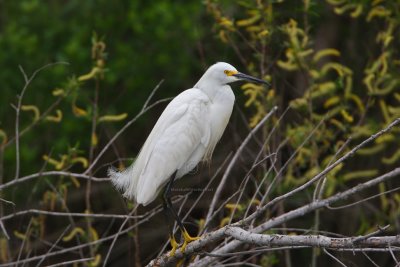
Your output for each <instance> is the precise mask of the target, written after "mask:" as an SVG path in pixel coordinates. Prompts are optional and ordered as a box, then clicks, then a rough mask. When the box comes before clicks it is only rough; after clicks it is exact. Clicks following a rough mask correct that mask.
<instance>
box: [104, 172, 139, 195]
mask: <svg viewBox="0 0 400 267" xmlns="http://www.w3.org/2000/svg"><path fill="white" fill-rule="evenodd" d="M133 167H134V164H132V165H131V166H130V167H128V168H126V169H125V170H123V171H118V170H117V169H115V168H113V167H111V168H109V169H108V176H109V177H110V178H111V182H112V183H113V185H114V186H115V187H116V188H117V189H119V190H121V191H123V192H125V194H124V196H125V197H127V198H129V199H133V198H134V196H133V195H132V194H133V192H134V191H133V190H128V189H129V187H131V183H132V182H133V179H132V178H133V177H134V175H133V172H134V168H133Z"/></svg>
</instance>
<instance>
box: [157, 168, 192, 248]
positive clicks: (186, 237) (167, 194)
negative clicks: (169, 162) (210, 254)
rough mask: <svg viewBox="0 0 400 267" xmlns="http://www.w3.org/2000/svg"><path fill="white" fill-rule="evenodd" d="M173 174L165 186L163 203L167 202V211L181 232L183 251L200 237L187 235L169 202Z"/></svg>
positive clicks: (173, 178)
mask: <svg viewBox="0 0 400 267" xmlns="http://www.w3.org/2000/svg"><path fill="white" fill-rule="evenodd" d="M175 174H176V173H174V174H173V175H172V176H171V179H170V181H169V182H168V184H167V187H166V189H165V191H164V198H165V201H166V202H167V207H168V209H169V210H170V211H171V213H172V215H173V216H174V217H175V220H176V222H177V223H178V227H179V229H180V230H181V232H182V236H183V240H184V241H183V245H182V247H181V251H185V249H186V246H187V244H189V243H190V242H192V241H195V240H197V239H199V238H200V237H191V236H190V235H189V233H188V231H187V230H186V228H185V226H184V225H183V223H182V221H181V219H180V218H179V215H178V213H177V212H176V211H175V209H174V206H173V205H172V202H171V187H172V184H173V183H174V180H175Z"/></svg>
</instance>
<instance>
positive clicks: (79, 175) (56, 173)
mask: <svg viewBox="0 0 400 267" xmlns="http://www.w3.org/2000/svg"><path fill="white" fill-rule="evenodd" d="M43 176H73V177H75V178H82V179H92V180H93V181H96V182H107V181H110V178H97V177H91V176H90V175H87V174H82V173H73V172H67V171H47V172H38V173H34V174H30V175H27V176H24V177H20V178H19V179H18V180H12V181H10V182H8V183H5V184H2V185H0V191H1V190H3V189H6V188H8V187H10V186H14V185H17V184H20V183H23V182H26V181H28V180H31V179H34V178H38V177H43Z"/></svg>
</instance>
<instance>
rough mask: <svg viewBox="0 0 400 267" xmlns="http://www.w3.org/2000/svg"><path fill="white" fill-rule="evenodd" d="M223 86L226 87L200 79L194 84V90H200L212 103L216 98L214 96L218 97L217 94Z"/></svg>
mask: <svg viewBox="0 0 400 267" xmlns="http://www.w3.org/2000/svg"><path fill="white" fill-rule="evenodd" d="M224 86H226V85H217V84H215V83H212V82H209V81H207V80H203V79H200V80H199V81H198V82H197V83H196V85H195V86H194V88H197V89H200V90H201V91H203V92H204V93H205V94H206V95H207V96H208V97H209V98H210V100H211V101H214V99H215V98H216V96H217V95H218V93H219V91H220V89H221V88H220V87H224Z"/></svg>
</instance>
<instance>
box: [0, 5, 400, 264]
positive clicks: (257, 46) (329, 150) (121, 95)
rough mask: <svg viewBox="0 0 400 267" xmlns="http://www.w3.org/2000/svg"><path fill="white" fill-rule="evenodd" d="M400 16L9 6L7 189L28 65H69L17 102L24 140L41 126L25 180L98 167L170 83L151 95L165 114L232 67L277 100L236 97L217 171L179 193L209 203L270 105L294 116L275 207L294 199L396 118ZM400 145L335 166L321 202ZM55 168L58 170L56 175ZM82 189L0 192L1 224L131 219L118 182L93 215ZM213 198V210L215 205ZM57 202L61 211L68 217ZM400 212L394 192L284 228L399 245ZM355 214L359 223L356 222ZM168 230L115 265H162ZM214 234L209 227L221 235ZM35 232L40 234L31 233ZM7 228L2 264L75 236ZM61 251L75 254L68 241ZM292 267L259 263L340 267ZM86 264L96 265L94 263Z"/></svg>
mask: <svg viewBox="0 0 400 267" xmlns="http://www.w3.org/2000/svg"><path fill="white" fill-rule="evenodd" d="M399 12H400V4H399V3H398V2H397V1H380V0H374V1H372V0H371V1H346V0H327V1H317V0H315V1H313V0H304V1H295V4H294V2H293V1H267V0H265V1H262V0H258V1H251V0H244V1H222V0H221V1H215V0H207V1H204V2H201V1H194V0H192V1H167V0H160V1H118V2H112V1H46V2H43V1H39V0H21V1H0V51H2V52H1V53H0V66H1V72H0V80H1V81H2V90H1V99H0V101H1V102H0V103H1V105H0V114H1V115H0V140H1V141H2V142H3V143H2V149H1V150H0V165H1V168H0V178H1V179H0V182H1V183H5V182H9V181H11V180H12V179H13V177H14V175H15V168H16V160H15V158H16V151H15V146H14V142H13V137H14V136H15V131H14V124H15V115H14V113H15V111H14V109H13V107H12V106H11V105H10V104H14V105H15V104H16V103H17V98H16V96H17V95H18V94H20V92H21V89H22V88H23V86H24V79H23V76H22V75H21V71H20V70H19V68H18V66H19V65H20V66H22V67H23V69H24V70H25V71H26V72H27V73H28V74H30V73H32V72H33V71H35V70H36V69H38V68H39V67H41V66H43V65H45V64H47V63H50V62H58V61H65V62H68V63H69V64H68V65H57V66H53V67H51V68H48V69H46V70H44V71H42V72H41V73H40V74H39V75H38V76H37V77H36V78H35V79H34V80H33V82H32V83H31V84H30V85H29V88H28V89H27V93H26V94H25V96H24V98H23V105H24V106H26V110H25V111H24V110H22V111H21V118H20V124H21V128H24V127H27V126H29V125H31V124H32V123H35V126H34V127H33V128H32V129H30V130H29V131H28V132H27V133H26V134H24V135H23V136H22V137H21V147H20V153H21V154H20V158H21V174H20V176H21V177H22V176H25V175H29V174H31V173H35V172H39V171H40V170H43V169H46V170H53V169H57V168H59V169H67V170H69V171H74V172H82V171H84V170H85V164H86V163H90V162H91V160H93V155H96V153H98V152H99V150H101V148H102V147H103V146H104V144H105V143H107V141H108V140H109V139H110V138H111V137H112V136H113V135H114V134H115V133H116V132H117V131H118V130H119V129H120V128H121V127H122V126H123V125H124V122H126V121H127V120H128V119H129V118H132V117H133V116H135V114H137V113H138V112H139V111H140V109H141V107H142V105H143V103H144V102H145V100H146V98H147V96H148V95H149V94H150V92H151V90H152V89H153V88H154V87H155V86H156V85H157V84H158V83H159V82H160V81H161V80H164V82H163V83H162V85H161V87H160V90H159V91H158V92H157V94H156V98H157V99H161V98H163V97H170V96H174V95H176V94H178V93H179V92H181V91H182V90H183V89H185V88H190V87H191V86H192V85H193V84H194V83H195V82H196V81H197V79H198V78H199V77H200V76H201V74H202V72H203V71H204V70H205V69H206V68H207V66H209V65H211V64H213V63H214V62H216V61H227V62H230V63H232V64H233V65H235V66H237V68H238V69H240V70H242V71H243V72H247V73H249V74H252V75H255V76H259V77H263V78H265V79H268V80H270V81H271V82H272V88H271V89H267V88H263V87H259V86H255V85H252V84H244V85H233V87H234V88H235V92H236V96H237V100H238V101H237V105H236V108H235V112H234V115H233V118H232V121H231V124H230V126H229V127H228V129H227V131H226V133H225V135H224V138H223V140H222V141H221V144H220V145H219V146H218V147H217V150H216V151H217V153H216V155H214V160H213V164H212V165H211V166H210V167H209V168H207V167H204V166H203V167H202V168H200V169H199V170H198V171H197V172H196V175H192V176H193V177H190V178H189V179H184V180H182V181H180V182H179V184H178V185H177V187H192V188H194V187H195V188H201V187H202V186H203V185H204V184H205V183H206V182H207V178H208V177H209V174H210V173H213V171H214V170H215V169H216V167H218V166H219V164H221V163H222V161H223V160H224V159H225V157H226V156H227V154H228V153H229V152H230V151H233V150H235V148H237V147H238V146H239V144H240V143H241V140H242V139H243V138H244V136H245V135H246V133H247V132H248V129H249V128H251V127H254V126H255V124H256V123H257V122H258V121H259V120H260V119H261V118H262V117H263V116H264V115H265V114H266V112H268V111H269V109H270V108H271V107H272V106H273V105H278V106H279V110H280V112H279V115H281V114H283V113H284V111H285V110H286V108H287V107H290V109H289V110H288V111H287V113H285V114H286V115H285V117H284V118H283V119H282V120H280V121H279V132H275V133H274V135H273V138H272V139H271V141H270V142H269V143H268V146H267V147H266V149H265V150H266V152H265V153H269V152H271V151H275V150H276V149H277V148H278V147H280V146H281V145H283V144H284V146H283V147H284V148H283V149H282V152H281V153H279V161H278V162H277V165H278V170H276V173H278V172H279V168H283V170H284V171H283V174H282V178H281V182H280V183H279V184H278V185H277V187H276V188H275V191H274V193H273V194H279V193H280V192H285V191H286V190H287V189H288V188H292V187H295V186H298V185H299V184H300V183H302V182H304V181H305V180H307V179H309V178H311V177H312V176H313V175H315V174H316V173H318V171H321V170H322V169H323V168H324V167H325V166H327V165H328V164H329V162H330V161H331V160H332V158H333V155H335V153H337V151H338V149H339V148H340V147H341V145H343V144H344V143H345V142H346V140H348V138H349V137H350V136H351V137H352V140H351V141H350V143H349V144H348V145H347V146H346V148H345V149H349V148H351V147H352V145H354V144H357V143H359V142H360V141H361V140H363V139H364V138H365V137H367V136H369V135H371V134H373V133H374V132H375V131H377V130H379V129H381V128H383V127H384V126H385V125H387V124H388V123H390V122H391V121H392V120H393V119H394V118H396V117H398V116H399V114H400V108H399V107H398V106H399V105H398V104H399V102H400V93H399V90H398V88H399V83H400V74H399V73H400V72H399V64H400V58H399V50H398V47H399V41H398V38H396V36H398V34H399V23H400V17H399V16H400V14H399ZM98 43H102V44H105V50H104V51H103V50H102V51H101V52H102V53H100V54H98V55H95V57H94V58H93V57H92V54H93V52H92V49H93V47H96V44H98ZM94 49H96V48H94ZM103 52H104V53H103ZM99 60H100V61H99ZM95 67H100V68H101V71H100V72H99V73H97V74H96V75H92V76H90V75H89V76H85V75H86V74H88V73H90V72H91V70H93V69H94V68H95ZM85 77H86V78H85ZM87 77H88V78H87ZM60 89H61V90H62V91H60ZM57 90H59V91H57ZM57 92H63V93H61V94H57ZM96 92H97V93H98V100H97V101H96V100H95V99H96ZM58 99H59V100H58ZM53 103H57V106H56V107H54V108H53V109H51V111H50V113H49V114H47V115H46V116H44V117H43V118H41V119H40V120H37V121H35V112H39V115H40V114H43V112H45V110H47V108H48V107H50V106H51V105H52V104H53ZM164 106H165V103H164V104H162V105H159V106H157V107H156V108H155V109H152V110H151V111H150V112H148V113H146V114H145V115H144V116H142V117H141V118H140V119H139V120H138V121H137V122H136V123H135V124H134V126H133V127H130V128H129V130H128V131H127V132H126V133H125V134H124V135H123V136H122V137H120V138H119V139H118V140H117V142H116V143H115V145H114V146H113V148H112V149H110V150H109V151H108V153H107V154H106V155H105V156H104V157H102V158H101V162H99V163H98V164H97V165H96V168H95V172H94V173H93V174H94V175H95V176H96V177H105V176H106V169H107V166H108V165H109V164H110V163H112V164H114V165H115V166H124V165H127V164H128V163H129V160H128V161H124V160H121V161H118V160H117V159H118V158H130V159H132V157H134V156H135V154H136V153H137V152H138V151H139V149H140V147H141V144H142V143H143V142H144V140H145V137H146V136H147V135H148V133H149V132H150V130H151V128H152V126H153V125H154V123H155V121H156V119H157V117H158V116H159V114H160V112H161V111H162V109H163V107H164ZM96 107H97V108H98V110H96ZM56 110H59V111H60V112H61V113H62V119H60V120H59V121H57V119H54V118H53V119H52V118H51V117H50V118H49V117H48V116H56V117H57V116H58V115H57V114H58V113H57V112H58V111H56ZM124 113H126V114H127V115H126V117H127V118H124V117H125V116H124V115H123V114H124ZM115 114H120V115H121V116H122V117H118V116H117V117H113V118H111V119H110V117H109V118H108V119H107V117H103V118H105V122H103V123H100V122H99V121H98V120H99V118H101V117H102V116H105V115H115ZM244 118H247V119H244ZM278 118H279V116H278V115H277V116H276V118H274V123H270V124H269V125H267V126H265V129H264V131H263V133H262V134H261V135H260V137H259V138H260V139H262V138H266V137H267V136H268V134H269V132H270V130H271V128H272V127H273V126H274V125H276V124H277V123H278ZM93 120H95V121H96V125H97V127H96V128H95V130H94V133H95V136H93V134H92V133H93V127H92V126H93V124H92V121H93ZM321 120H323V122H322V123H321V125H320V126H319V127H318V128H317V130H316V131H315V133H314V135H313V137H312V138H311V140H310V141H309V142H307V143H306V145H304V146H303V147H301V149H300V151H299V152H298V154H297V155H296V157H295V158H294V159H293V160H290V161H288V159H289V158H290V155H292V154H293V153H294V152H295V151H296V149H297V147H299V146H300V144H301V143H302V142H303V141H304V140H305V137H306V136H307V134H309V133H310V132H311V131H312V130H313V128H314V127H315V126H316V125H318V123H320V121H321ZM397 134H398V130H396V131H395V132H394V133H393V134H389V135H385V136H384V137H383V138H380V139H378V140H377V141H376V143H375V144H374V145H373V146H371V147H368V148H367V149H364V150H362V151H360V153H358V155H357V157H355V159H354V160H352V161H350V162H348V163H346V164H343V165H340V166H338V167H337V168H336V169H335V170H334V172H333V173H331V175H330V176H328V179H327V183H326V185H325V186H324V187H323V190H321V195H323V196H328V195H331V194H333V193H334V192H336V191H337V190H339V189H343V188H347V187H348V186H351V185H353V184H356V183H358V182H360V181H363V179H364V180H365V179H368V178H371V177H374V176H376V175H378V174H380V173H383V172H385V171H387V170H390V169H392V168H393V167H395V166H398V163H399V158H400V152H399V151H400V150H399V149H398V148H399V139H398V137H396V135H397ZM91 153H92V154H93V155H92V156H91ZM253 154H254V153H252V151H251V150H250V151H249V152H248V153H247V154H245V155H244V156H243V157H242V159H241V163H240V164H239V165H240V166H237V167H236V169H235V173H234V174H232V177H231V178H230V179H231V181H232V183H230V184H229V186H228V187H227V188H226V190H225V191H226V192H224V194H226V196H229V195H230V193H231V192H232V191H233V190H234V189H235V188H237V187H238V186H239V185H240V181H241V177H242V175H243V173H244V172H245V170H246V168H248V167H249V166H247V167H246V163H247V165H248V163H249V162H252V160H253V158H254V155H253ZM44 155H46V156H47V158H44V157H43V156H44ZM63 155H64V158H65V159H66V160H65V162H63V161H62V159H63ZM49 159H52V160H53V161H51V160H49ZM286 162H288V164H286ZM57 163H60V164H61V163H62V164H61V165H59V166H57ZM266 164H267V163H266ZM263 171H265V169H263V168H260V169H259V170H257V172H256V173H254V177H253V178H252V179H254V180H255V181H261V179H262V177H263V175H264V174H265V173H264V172H263ZM276 173H275V174H276ZM270 175H274V174H270ZM267 183H268V181H267ZM88 186H89V185H88V184H86V183H85V182H83V181H81V182H76V180H74V179H69V178H68V177H58V178H54V177H52V178H49V177H41V178H40V179H36V180H34V181H32V182H28V183H24V184H20V185H18V186H15V187H11V188H8V189H7V190H3V191H2V192H1V198H4V199H7V200H10V201H12V202H14V203H15V204H16V206H15V207H14V206H10V205H7V204H5V203H3V202H0V205H1V206H0V207H1V210H0V212H1V214H0V216H3V215H5V214H10V213H12V212H13V211H15V210H24V209H28V208H37V209H44V210H59V211H64V210H65V209H66V206H67V207H68V208H69V211H71V212H85V211H88V212H93V213H113V214H116V213H119V214H126V213H128V212H129V211H128V209H129V208H130V206H129V205H128V206H126V205H125V204H124V202H123V201H122V199H121V198H120V196H119V194H118V193H117V192H116V191H115V190H114V189H113V188H112V187H111V185H110V184H109V183H95V184H93V186H91V185H90V186H89V188H90V199H89V202H90V205H89V204H88V200H87V199H86V200H85V194H86V195H87V188H88ZM394 186H395V184H382V185H381V186H380V188H379V190H380V192H383V191H385V190H386V189H387V188H392V187H394ZM55 192H58V194H56V193H55ZM60 192H61V193H60ZM67 192H68V193H67ZM251 193H252V192H251V190H249V192H248V194H247V195H248V198H247V199H246V198H245V199H243V200H242V201H243V204H244V205H248V204H249V203H246V201H248V200H249V199H250V198H251ZM375 193H376V192H375ZM194 194H196V193H194ZM207 194H209V195H208V196H212V192H210V193H207ZM312 194H313V192H309V194H308V195H303V196H301V197H299V198H298V199H294V200H293V203H285V205H284V206H282V207H280V209H281V210H280V209H277V210H275V211H271V214H268V215H266V216H274V214H277V213H279V212H282V209H289V208H290V207H293V206H297V205H298V203H306V201H308V200H309V199H310V198H312ZM60 197H63V198H64V199H65V201H66V204H65V203H64V204H62V201H61V200H60ZM156 204H159V203H156ZM156 204H154V205H156ZM88 205H89V206H88ZM187 205H190V201H189V203H188V204H187ZM207 205H208V203H207V197H206V198H205V199H204V200H203V201H202V203H200V204H198V205H197V206H196V209H195V210H194V212H192V214H191V218H190V219H189V220H188V221H190V222H192V224H193V229H192V230H193V231H195V230H196V229H197V226H198V222H199V220H201V218H203V217H204V216H205V212H206V208H207ZM399 205H400V197H399V195H398V194H397V193H393V194H388V195H384V196H382V197H380V198H378V199H377V200H376V201H375V202H373V203H372V204H370V205H365V206H360V207H361V208H360V207H358V208H353V209H346V210H341V211H334V212H331V213H328V214H324V216H322V215H321V218H320V216H319V214H316V215H315V216H310V217H307V218H304V220H302V221H296V222H294V223H293V225H289V226H291V227H300V228H306V229H311V230H318V229H319V230H325V231H333V232H337V233H340V234H344V235H351V234H355V233H356V234H361V233H365V232H368V231H370V230H371V229H373V228H374V227H375V226H376V225H384V224H387V223H390V224H391V225H392V226H394V228H393V231H395V232H398V227H399V225H398V216H399ZM145 211H146V208H140V209H139V211H138V212H139V213H143V212H145ZM349 214H351V216H356V217H357V218H358V220H354V221H351V222H349V221H348V217H349V216H350V215H349ZM224 215H226V214H221V215H220V217H219V218H218V220H219V221H222V220H223V218H224ZM238 216H239V215H238ZM162 222H163V220H162V216H157V217H156V218H154V219H153V220H152V222H148V223H146V224H144V225H143V226H141V227H139V232H140V233H139V234H138V233H133V234H132V235H133V236H136V237H137V238H123V239H121V240H119V242H117V245H116V247H115V249H114V250H113V253H112V254H111V258H110V260H109V264H110V265H112V264H114V265H116V266H118V265H119V264H121V262H127V261H129V262H131V263H132V262H135V263H136V264H139V263H142V264H144V263H147V262H148V260H149V259H151V258H153V257H154V256H155V255H157V253H158V251H155V250H154V244H159V245H157V246H159V247H160V248H161V245H162V244H163V242H165V241H166V233H167V232H166V227H165V225H164V224H163V223H162ZM218 223H219V222H215V226H217V225H218ZM30 224H33V225H34V226H35V227H36V228H35V227H32V229H36V230H32V231H30V232H29V231H28V233H26V232H25V231H27V229H28V228H29V227H28V225H30ZM76 224H77V225H78V226H79V227H81V229H83V234H82V237H80V238H81V239H82V240H85V238H86V240H87V239H89V240H90V239H93V238H95V236H96V235H98V236H102V235H105V234H107V233H108V232H110V231H116V230H118V228H119V224H118V223H117V222H115V221H110V220H108V221H107V220H94V221H90V222H88V220H85V219H82V220H77V221H76ZM5 225H6V227H7V229H11V230H10V233H11V239H10V240H7V239H6V238H5V236H2V237H0V238H1V242H2V243H1V244H2V246H1V249H0V250H1V251H2V253H1V259H0V261H1V262H7V261H10V260H12V259H14V260H15V258H16V255H18V252H19V248H20V246H21V242H23V240H25V241H26V240H30V241H31V244H29V246H28V245H27V246H26V249H25V251H24V253H28V252H29V251H34V253H38V254H39V253H40V252H43V251H46V245H45V244H43V242H41V240H42V241H43V240H50V241H54V240H55V238H56V237H57V236H58V235H59V234H60V233H61V232H62V230H63V229H64V228H63V227H64V225H65V221H63V219H59V218H52V217H50V216H48V217H46V216H37V217H35V216H31V215H27V216H20V217H17V218H14V219H12V220H9V221H7V222H5ZM289 226H288V227H289ZM90 229H92V230H90ZM93 229H94V230H93ZM21 234H22V236H21ZM18 236H19V237H18ZM77 242H79V240H78V241H77ZM81 242H83V241H81ZM66 245H71V244H68V242H67V243H66ZM93 250H94V251H95V252H93V251H91V253H92V254H93V255H102V257H103V259H104V256H105V253H106V251H107V243H106V244H104V245H101V246H99V247H96V248H94V249H93ZM310 255H313V256H312V257H311V256H310ZM347 256H348V255H347ZM372 257H373V256H372ZM65 259H68V256H64V258H62V257H60V259H49V260H48V262H47V264H50V263H54V262H58V261H60V260H65ZM289 259H290V260H289V261H288V256H287V254H284V253H281V252H276V253H270V254H265V255H263V256H260V257H259V258H257V260H256V263H257V264H261V265H263V266H290V262H291V261H293V262H296V261H297V262H299V261H300V262H303V263H304V264H314V266H318V265H322V264H325V263H329V264H332V263H331V262H330V260H329V258H326V257H325V256H322V255H320V254H319V252H318V251H317V250H314V251H313V252H311V251H306V250H304V251H296V252H293V253H292V254H291V255H290V256H289ZM310 259H312V260H310ZM347 260H348V261H349V262H354V263H356V264H360V265H361V266H362V264H363V262H364V261H365V259H363V258H362V257H350V258H348V259H347ZM386 260H387V259H386V258H385V257H382V258H380V259H379V260H378V261H380V263H382V264H384V263H385V261H386ZM90 264H91V265H96V262H92V263H89V265H90ZM315 264H318V265H315Z"/></svg>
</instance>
